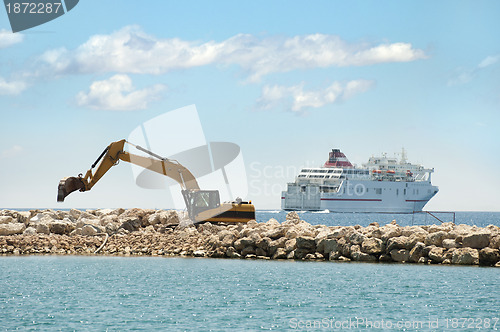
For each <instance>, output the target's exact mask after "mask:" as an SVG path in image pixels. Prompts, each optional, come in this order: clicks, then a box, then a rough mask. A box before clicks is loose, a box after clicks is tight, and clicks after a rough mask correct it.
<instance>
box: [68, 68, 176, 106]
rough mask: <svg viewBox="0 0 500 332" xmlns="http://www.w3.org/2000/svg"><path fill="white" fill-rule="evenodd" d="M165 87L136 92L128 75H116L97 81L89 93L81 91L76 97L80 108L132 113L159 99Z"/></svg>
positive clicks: (158, 86)
mask: <svg viewBox="0 0 500 332" xmlns="http://www.w3.org/2000/svg"><path fill="white" fill-rule="evenodd" d="M165 88H166V87H165V86H164V85H161V84H156V85H154V86H151V87H148V88H145V89H142V90H135V89H134V87H133V85H132V80H131V79H130V77H128V76H127V75H122V74H118V75H114V76H112V77H111V78H109V79H107V80H103V81H95V82H93V83H92V84H91V85H90V89H89V91H88V92H84V91H81V92H79V93H78V94H77V96H76V103H77V104H78V106H82V107H90V108H92V109H99V110H114V111H131V110H139V109H145V108H147V106H148V103H149V102H151V101H154V100H157V99H159V97H160V94H161V92H162V91H163V90H165Z"/></svg>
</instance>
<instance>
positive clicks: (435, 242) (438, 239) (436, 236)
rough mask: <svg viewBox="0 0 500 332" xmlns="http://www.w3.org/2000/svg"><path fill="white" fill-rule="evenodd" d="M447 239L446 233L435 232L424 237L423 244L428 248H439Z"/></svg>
mask: <svg viewBox="0 0 500 332" xmlns="http://www.w3.org/2000/svg"><path fill="white" fill-rule="evenodd" d="M446 238H448V233H447V232H445V231H437V232H433V233H430V234H429V235H427V236H426V237H425V242H424V243H425V244H426V245H428V246H436V247H441V245H442V244H443V240H444V239H446Z"/></svg>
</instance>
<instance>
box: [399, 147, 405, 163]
mask: <svg viewBox="0 0 500 332" xmlns="http://www.w3.org/2000/svg"><path fill="white" fill-rule="evenodd" d="M400 163H401V164H406V151H405V148H404V147H402V148H401V162H400Z"/></svg>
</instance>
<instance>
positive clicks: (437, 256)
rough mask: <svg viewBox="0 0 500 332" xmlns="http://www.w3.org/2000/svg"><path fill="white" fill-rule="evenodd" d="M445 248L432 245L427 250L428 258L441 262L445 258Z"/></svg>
mask: <svg viewBox="0 0 500 332" xmlns="http://www.w3.org/2000/svg"><path fill="white" fill-rule="evenodd" d="M445 251H446V249H445V248H441V247H434V248H432V249H431V251H429V254H428V256H429V258H430V259H432V261H433V262H435V263H442V262H443V261H444V259H445V257H444V253H445Z"/></svg>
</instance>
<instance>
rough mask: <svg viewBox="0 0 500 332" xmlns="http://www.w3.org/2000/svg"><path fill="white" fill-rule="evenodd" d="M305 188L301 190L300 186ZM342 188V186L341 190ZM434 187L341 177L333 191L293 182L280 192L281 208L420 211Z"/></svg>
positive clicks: (432, 192) (427, 184) (391, 211)
mask: <svg viewBox="0 0 500 332" xmlns="http://www.w3.org/2000/svg"><path fill="white" fill-rule="evenodd" d="M304 189H305V190H304ZM344 189H345V190H344ZM437 191H438V188H437V187H436V186H432V185H431V184H430V183H428V182H425V183H415V182H379V181H344V182H343V183H342V186H341V187H340V189H339V191H338V192H336V193H326V192H320V190H319V186H313V185H308V186H307V187H305V188H303V187H302V186H293V185H290V184H289V187H288V190H287V191H283V192H282V195H281V208H282V209H283V210H298V211H303V210H305V211H322V210H329V211H330V212H378V213H413V212H418V211H422V209H423V207H424V206H425V204H427V202H428V201H429V200H430V199H431V198H432V197H433V196H434V195H435V194H436V193H437Z"/></svg>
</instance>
